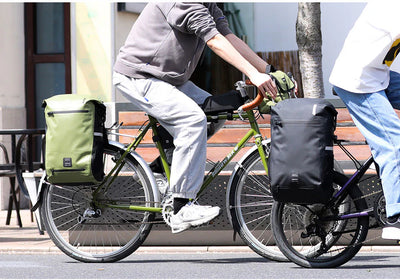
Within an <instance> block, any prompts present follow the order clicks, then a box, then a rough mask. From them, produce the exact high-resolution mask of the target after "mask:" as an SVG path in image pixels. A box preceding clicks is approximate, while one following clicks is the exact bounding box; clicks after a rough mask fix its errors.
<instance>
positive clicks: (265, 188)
mask: <svg viewBox="0 0 400 280" xmlns="http://www.w3.org/2000/svg"><path fill="white" fill-rule="evenodd" d="M267 145H269V143H268V144H267ZM265 150H266V151H265V152H266V153H267V154H266V155H267V157H268V148H267V149H265ZM228 195H229V197H228V199H229V204H228V205H229V207H228V211H230V214H231V218H232V226H233V228H234V230H235V231H236V232H237V233H238V234H239V236H240V237H241V239H242V240H243V242H244V243H245V244H246V245H247V246H249V247H250V248H251V249H252V250H253V251H254V252H256V253H257V254H259V255H260V256H262V257H264V258H267V259H270V260H274V261H287V258H286V257H285V256H284V255H283V254H282V253H281V252H280V251H279V249H278V248H277V247H276V246H275V245H276V244H275V240H274V237H273V234H272V227H271V220H270V214H271V211H272V204H273V201H274V200H273V198H272V194H271V192H270V180H269V176H268V174H266V172H265V169H264V166H263V164H262V162H261V158H260V154H259V152H258V150H254V151H253V152H252V153H251V154H250V155H249V156H248V157H247V158H246V159H245V160H244V161H243V163H242V164H241V166H240V168H239V169H238V171H237V173H236V174H235V176H234V177H233V178H232V185H231V188H230V191H229V194H228Z"/></svg>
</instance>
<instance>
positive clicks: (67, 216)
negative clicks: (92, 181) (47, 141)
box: [41, 145, 154, 262]
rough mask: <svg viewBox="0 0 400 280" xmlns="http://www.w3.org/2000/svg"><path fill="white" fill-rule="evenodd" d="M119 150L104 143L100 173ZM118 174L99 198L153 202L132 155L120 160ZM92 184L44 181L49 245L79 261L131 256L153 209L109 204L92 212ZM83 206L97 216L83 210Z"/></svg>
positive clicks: (43, 210) (147, 227) (144, 233)
mask: <svg viewBox="0 0 400 280" xmlns="http://www.w3.org/2000/svg"><path fill="white" fill-rule="evenodd" d="M122 153H123V150H122V149H120V148H118V147H116V146H113V145H107V146H106V147H105V151H104V160H105V164H104V165H105V170H104V172H105V174H107V172H109V171H110V170H111V168H112V167H113V166H114V165H115V164H114V162H115V161H116V159H118V157H119V156H120V155H121V154H122ZM119 174H120V175H119V176H118V178H117V179H116V180H115V181H113V182H112V183H111V184H110V187H109V188H108V189H107V191H106V192H104V193H101V194H100V199H104V200H107V201H108V202H109V201H111V200H112V201H115V203H117V202H118V203H124V202H125V204H126V203H130V202H132V201H135V205H141V206H147V207H149V206H153V205H152V204H153V201H154V195H153V192H152V188H151V185H150V181H149V179H148V178H147V177H146V173H145V171H144V170H143V168H142V166H141V165H140V164H139V163H138V161H136V160H135V159H134V157H132V156H131V155H128V156H127V157H126V158H125V159H124V166H123V168H122V170H121V172H120V173H119ZM94 188H95V187H94V186H91V185H79V186H76V185H75V186H67V185H46V187H45V189H44V193H43V203H42V205H41V214H42V217H43V222H44V226H45V228H46V230H47V232H48V234H49V236H50V238H51V239H52V241H53V242H54V244H55V245H56V246H57V247H58V248H59V249H60V250H61V251H62V252H64V253H65V254H66V255H68V256H70V257H72V258H74V259H76V260H78V261H81V262H115V261H118V260H121V259H123V258H125V257H127V256H128V255H130V254H132V253H133V252H134V251H135V250H136V249H137V248H138V247H139V246H140V245H141V244H142V243H143V242H144V241H145V239H146V237H147V236H148V234H149V232H150V230H151V227H152V224H151V221H152V220H153V218H154V213H149V212H137V211H127V210H119V209H115V208H109V207H107V208H103V209H101V208H97V209H96V210H95V211H94V210H93V204H92V205H91V202H92V197H93V195H92V193H93V190H94ZM100 207H101V206H100ZM88 209H89V211H90V209H91V210H93V211H94V212H95V213H96V214H94V215H91V216H90V215H87V214H85V211H86V210H88ZM98 209H100V210H98ZM96 216H98V217H96Z"/></svg>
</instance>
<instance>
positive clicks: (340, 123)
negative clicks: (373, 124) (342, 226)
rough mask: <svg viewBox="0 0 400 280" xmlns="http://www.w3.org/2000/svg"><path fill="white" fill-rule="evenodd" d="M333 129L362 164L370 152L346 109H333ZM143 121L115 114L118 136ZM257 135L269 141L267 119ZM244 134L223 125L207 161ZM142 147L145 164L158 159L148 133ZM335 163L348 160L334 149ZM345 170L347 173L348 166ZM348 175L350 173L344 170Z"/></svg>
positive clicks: (239, 125) (243, 126)
mask: <svg viewBox="0 0 400 280" xmlns="http://www.w3.org/2000/svg"><path fill="white" fill-rule="evenodd" d="M337 111H338V118H337V128H336V131H335V134H336V135H337V137H338V139H343V140H347V141H348V142H347V143H345V146H346V148H347V149H348V150H349V151H350V153H351V154H353V155H354V156H355V157H356V158H357V159H358V160H360V161H363V160H366V159H367V158H368V157H369V156H370V154H371V152H370V149H369V147H368V145H367V144H366V143H365V138H364V137H363V135H362V134H361V133H360V131H359V130H358V128H357V127H356V126H355V125H354V123H353V121H352V119H351V117H350V114H349V112H348V111H347V109H346V108H337ZM146 119H147V117H146V116H145V114H144V112H137V111H120V112H118V120H119V122H123V125H122V127H121V128H120V130H119V132H120V133H122V134H127V135H137V133H138V130H139V128H140V127H141V125H142V124H143V123H144V122H145V121H146ZM258 123H259V126H260V129H261V133H262V135H263V136H264V137H268V138H269V137H271V130H270V115H263V118H260V119H259V120H258ZM247 130H248V124H247V123H246V122H243V121H241V120H235V121H226V123H225V125H224V126H223V127H222V128H221V129H220V130H219V131H218V132H217V133H216V134H215V135H214V136H213V137H212V138H211V139H209V141H208V144H207V159H209V160H211V161H213V162H216V161H219V160H222V159H223V157H224V156H226V155H227V154H228V153H229V151H231V149H232V147H233V146H234V145H235V144H236V143H237V142H238V141H239V140H240V139H241V138H242V137H243V135H244V134H245V133H246V132H247ZM119 141H120V142H121V143H129V142H130V141H132V138H129V137H119ZM142 143H143V144H144V145H142V146H139V148H138V149H137V151H138V153H139V154H140V155H141V156H142V157H143V158H144V159H145V160H146V161H147V162H151V161H152V160H153V159H154V158H156V157H157V156H158V152H157V150H156V148H155V147H154V145H152V144H153V142H152V135H151V133H148V134H147V135H146V137H145V139H144V141H143V142H142ZM249 148H250V147H246V148H244V149H243V150H242V151H241V152H240V153H239V154H238V155H237V156H236V157H235V158H234V161H237V160H239V159H240V158H241V156H242V155H243V154H244V153H245V152H246V151H247V150H248V149H249ZM334 155H335V159H336V160H337V161H339V162H341V163H345V162H349V161H350V159H349V158H348V156H347V155H346V154H345V153H344V152H343V151H342V150H341V149H340V147H338V146H335V147H334ZM344 165H346V168H344V169H348V164H344ZM347 172H351V170H347Z"/></svg>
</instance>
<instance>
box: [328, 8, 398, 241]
mask: <svg viewBox="0 0 400 280" xmlns="http://www.w3.org/2000/svg"><path fill="white" fill-rule="evenodd" d="M399 9H400V2H387V3H386V2H378V1H375V2H371V3H368V4H367V6H366V7H365V9H364V10H363V12H362V14H361V16H360V17H359V18H358V20H357V21H356V23H355V25H354V27H353V28H352V30H351V31H350V33H349V34H348V36H347V38H346V41H345V43H344V46H343V49H342V51H341V53H340V55H339V57H338V58H337V60H336V62H335V66H334V68H333V71H332V73H331V76H330V80H329V81H330V82H331V84H333V86H334V87H333V89H334V91H335V92H336V93H337V94H338V95H339V96H340V98H341V99H342V100H343V102H344V103H345V104H346V106H347V108H348V110H349V112H350V114H351V116H352V118H353V120H354V123H355V124H356V126H357V127H358V129H359V130H360V131H361V133H362V134H363V135H364V137H365V139H366V140H367V142H368V144H369V146H370V148H371V152H372V155H373V157H374V159H375V161H376V162H377V164H378V165H379V171H380V177H381V180H382V186H383V193H384V196H385V200H386V214H387V217H388V224H387V225H386V226H385V227H384V228H383V232H382V238H385V239H397V240H400V219H399V218H400V120H399V118H398V116H397V114H396V111H395V110H394V109H400V74H399V73H397V72H394V71H392V70H391V65H392V63H393V61H394V59H395V58H396V56H397V54H398V52H399V50H400V17H399V15H398V11H399Z"/></svg>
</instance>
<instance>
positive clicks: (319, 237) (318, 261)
mask: <svg viewBox="0 0 400 280" xmlns="http://www.w3.org/2000/svg"><path fill="white" fill-rule="evenodd" d="M338 176H340V175H338V173H336V176H335V177H338ZM342 176H344V175H342ZM340 181H341V182H340ZM340 181H339V182H337V181H335V182H336V183H337V184H340V185H343V182H346V181H347V180H346V179H345V180H340ZM366 208H367V204H366V202H365V200H364V199H363V198H362V194H361V191H360V190H359V189H358V188H357V187H356V186H353V187H351V188H350V190H349V194H348V195H347V196H346V198H345V199H344V201H343V202H342V203H341V204H340V205H338V206H337V207H334V208H326V207H324V205H322V204H311V205H299V204H293V203H282V202H276V203H275V204H274V207H273V210H272V227H273V231H274V235H275V240H276V242H277V244H278V247H279V248H280V249H281V251H282V252H283V253H284V254H285V256H286V257H287V258H288V259H289V260H291V261H292V262H294V263H296V264H298V265H300V266H302V267H308V268H333V267H338V266H340V265H342V264H344V263H346V262H347V261H349V260H351V259H352V258H353V257H354V256H355V255H356V254H357V252H358V251H359V250H360V248H361V246H362V242H363V241H364V240H365V238H366V236H367V233H368V224H369V217H368V216H365V215H351V214H352V213H357V212H360V211H363V210H365V209H366ZM345 215H348V216H347V217H348V218H347V219H341V218H339V217H343V216H345Z"/></svg>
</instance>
